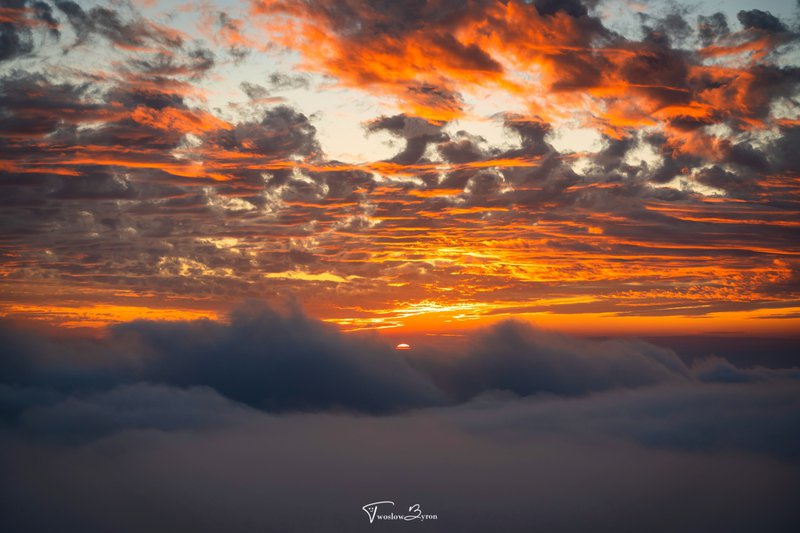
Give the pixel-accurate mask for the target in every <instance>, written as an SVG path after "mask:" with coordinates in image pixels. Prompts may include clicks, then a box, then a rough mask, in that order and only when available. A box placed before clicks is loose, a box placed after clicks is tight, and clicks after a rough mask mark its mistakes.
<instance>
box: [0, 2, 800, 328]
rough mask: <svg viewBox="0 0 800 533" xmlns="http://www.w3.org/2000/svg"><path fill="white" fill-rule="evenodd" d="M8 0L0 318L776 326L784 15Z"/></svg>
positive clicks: (784, 150)
mask: <svg viewBox="0 0 800 533" xmlns="http://www.w3.org/2000/svg"><path fill="white" fill-rule="evenodd" d="M755 7H757V9H754V6H748V5H745V3H743V2H738V3H737V2H716V3H715V2H695V3H691V4H688V3H687V4H684V3H678V2H668V3H665V2H634V1H631V2H612V1H592V2H586V3H584V4H582V3H580V2H578V1H577V0H575V1H567V2H556V1H544V0H543V1H539V2H533V3H526V2H519V1H510V2H484V1H445V0H442V1H436V2H358V1H346V2H326V1H319V2H305V1H301V2H289V1H286V2H281V1H256V0H253V1H250V2H217V3H215V2H210V1H207V2H201V3H178V2H155V1H138V2H127V1H113V2H110V3H103V2H100V3H95V2H85V3H81V4H80V5H78V4H75V3H73V2H70V1H63V2H55V3H49V2H38V3H32V2H28V1H10V0H9V1H6V2H4V3H3V7H2V11H0V16H1V17H2V18H1V19H0V24H2V28H3V29H2V31H3V34H2V40H0V95H2V99H1V100H0V102H2V103H0V106H1V108H2V109H0V130H1V131H2V135H0V165H1V166H0V168H1V169H2V177H1V181H0V186H1V187H2V189H3V194H2V200H1V201H2V202H3V207H2V211H1V212H0V217H1V218H0V231H2V240H0V247H1V248H0V261H1V262H2V263H1V264H2V267H1V270H0V275H1V276H2V277H1V278H0V294H2V299H0V313H2V315H3V316H7V317H11V318H13V319H18V320H35V321H39V322H43V323H47V324H50V325H54V326H62V327H70V328H99V327H103V326H106V325H109V324H113V323H118V322H124V321H126V320H130V319H134V318H151V319H167V320H169V319H192V318H201V317H206V318H211V319H224V317H225V316H226V314H227V313H228V312H229V311H230V310H231V309H232V308H233V307H235V306H236V305H238V304H239V303H241V302H243V301H246V300H249V299H259V300H266V301H269V302H286V301H292V302H297V303H299V304H300V305H301V306H302V307H303V308H305V309H307V310H308V312H309V313H310V314H311V315H313V316H315V317H318V318H321V319H323V320H327V321H331V322H333V323H336V324H338V325H339V326H340V327H342V328H344V329H345V330H348V331H364V330H384V333H386V334H387V335H395V336H397V335H400V336H402V335H404V334H408V335H412V334H417V335H420V334H431V335H442V334H459V335H460V334H463V332H464V331H468V330H471V329H474V328H476V327H481V326H484V325H488V324H491V323H494V322H496V321H498V320H501V319H505V318H512V317H513V318H520V319H523V320H527V321H533V322H535V323H537V324H540V325H542V326H545V327H548V328H552V329H557V330H560V331H568V332H573V333H578V334H604V333H614V334H694V333H727V334H731V333H748V334H760V335H786V334H788V333H790V332H792V331H796V330H797V327H798V324H799V323H800V315H798V311H800V303H799V302H800V298H799V297H798V279H800V278H798V253H800V250H799V249H798V246H797V243H798V242H799V240H798V226H799V225H800V217H798V213H800V203H798V181H797V172H798V168H800V165H798V160H797V155H796V152H795V150H794V149H793V146H794V145H795V144H796V142H797V139H798V132H799V131H800V129H798V123H797V121H798V100H797V97H798V85H797V82H798V78H799V77H800V70H798V69H799V68H800V67H798V38H797V35H798V34H797V24H798V13H799V11H798V7H797V4H796V3H792V2H778V1H775V2H762V3H759V5H758V6H755Z"/></svg>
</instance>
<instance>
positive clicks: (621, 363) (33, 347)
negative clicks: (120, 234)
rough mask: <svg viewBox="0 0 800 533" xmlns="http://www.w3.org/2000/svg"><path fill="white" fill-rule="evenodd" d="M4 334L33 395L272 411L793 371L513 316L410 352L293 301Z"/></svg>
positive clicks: (389, 408)
mask: <svg viewBox="0 0 800 533" xmlns="http://www.w3.org/2000/svg"><path fill="white" fill-rule="evenodd" d="M0 336H2V338H3V346H4V347H5V349H4V358H3V362H2V367H0V371H1V372H2V374H0V376H2V380H1V383H2V384H4V385H5V386H7V387H18V388H21V389H20V390H22V391H27V392H25V394H30V395H31V398H32V401H33V403H35V404H37V403H39V400H38V398H39V396H37V394H34V393H36V391H42V390H51V391H55V392H58V393H59V394H61V395H64V396H66V397H69V396H71V395H74V394H85V393H92V394H96V393H97V391H103V390H108V389H109V388H113V387H114V386H117V385H120V384H133V383H138V382H145V383H155V384H164V385H169V386H176V387H183V388H185V387H207V388H210V389H213V390H214V391H216V393H218V394H221V395H222V396H224V397H226V398H229V399H230V400H233V401H236V402H240V403H243V404H246V405H249V406H251V407H255V408H258V409H262V410H265V411H276V412H282V411H320V410H323V411H327V410H337V409H343V410H350V411H360V412H367V413H391V412H397V411H402V410H408V409H413V408H420V407H430V406H437V405H445V404H453V403H460V402H464V401H467V400H470V399H472V398H475V397H477V396H479V395H481V394H485V393H490V392H493V391H494V392H496V391H501V392H506V393H512V394H515V395H519V396H535V395H541V394H554V395H559V396H585V395H588V394H592V393H596V392H601V391H608V390H614V389H630V388H639V387H645V386H652V385H656V384H670V383H671V384H680V383H684V384H686V383H694V382H697V381H698V380H699V381H701V382H726V381H739V382H746V381H747V382H750V381H752V382H760V381H765V380H769V379H773V378H774V379H779V378H781V379H791V378H793V377H795V375H796V373H797V372H796V371H792V372H788V373H781V372H780V371H778V370H769V369H765V368H761V367H756V368H753V369H742V368H737V367H735V366H733V365H731V364H730V363H727V366H725V365H724V364H723V363H726V361H725V360H718V359H702V360H700V361H699V362H695V363H693V364H692V365H691V366H689V365H687V364H685V363H684V362H683V361H682V360H681V359H680V358H679V357H678V356H677V355H676V354H675V353H674V352H673V351H672V350H669V349H666V348H661V347H658V346H654V345H653V344H650V343H647V342H644V341H635V340H609V341H594V340H582V339H577V338H573V337H568V336H564V335H560V334H557V333H550V332H544V331H541V330H538V329H536V328H533V327H531V326H530V325H528V324H525V323H522V322H513V321H508V322H502V323H500V324H498V325H497V326H495V327H493V328H491V329H488V330H485V331H483V332H480V333H478V334H476V335H474V336H473V338H472V339H471V340H470V343H469V345H468V348H467V349H466V350H465V352H464V353H462V354H459V355H455V356H444V355H443V354H439V353H436V352H429V351H426V350H423V351H421V352H416V353H415V354H414V355H413V356H406V357H403V356H402V355H401V354H400V353H399V352H396V351H395V350H393V349H392V348H391V347H389V346H388V345H386V344H384V343H383V342H381V341H379V340H378V339H377V338H371V337H367V338H362V337H348V336H343V335H342V334H340V333H339V332H338V331H337V330H336V329H335V328H334V327H333V326H330V325H326V324H324V323H322V322H319V321H316V320H313V319H310V318H308V317H306V316H304V315H303V314H302V313H300V312H299V311H297V310H294V311H290V312H278V311H276V310H274V309H272V308H269V307H266V306H264V305H262V304H257V303H252V304H251V305H249V306H245V307H242V308H240V309H238V310H237V311H235V312H234V313H233V314H232V315H231V317H230V322H229V323H228V324H223V323H217V322H212V321H208V320H204V321H196V322H175V323H169V322H148V321H136V322H131V323H126V324H121V325H118V326H114V327H112V328H111V329H110V330H109V332H108V335H107V336H106V338H105V339H103V340H88V339H73V340H69V339H48V338H46V337H45V338H42V337H40V336H36V335H34V334H32V333H26V332H24V331H17V330H16V329H15V328H14V327H13V326H12V325H11V324H6V325H5V327H4V328H3V329H2V330H0ZM112 354H113V355H112ZM709 355H710V354H709ZM409 357H410V358H409ZM8 397H10V396H8V395H7V398H8ZM22 397H25V395H22ZM100 397H101V398H102V396H100ZM24 405H25V404H24V402H22V403H20V402H19V401H17V402H16V403H15V402H11V403H10V404H8V405H7V406H5V407H4V412H6V413H9V414H10V416H11V419H13V418H14V416H17V415H19V414H20V413H22V411H24ZM15 406H16V407H15Z"/></svg>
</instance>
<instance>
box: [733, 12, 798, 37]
mask: <svg viewBox="0 0 800 533" xmlns="http://www.w3.org/2000/svg"><path fill="white" fill-rule="evenodd" d="M736 18H738V19H739V22H740V23H741V24H742V26H743V27H745V28H747V29H757V30H764V31H766V32H770V33H780V32H785V31H787V28H786V25H785V24H784V23H783V22H781V21H780V19H778V17H776V16H775V15H773V14H772V13H770V12H769V11H761V10H760V9H751V10H749V11H745V10H742V11H739V12H738V13H737V14H736Z"/></svg>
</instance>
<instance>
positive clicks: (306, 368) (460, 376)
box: [0, 305, 800, 531]
mask: <svg viewBox="0 0 800 533" xmlns="http://www.w3.org/2000/svg"><path fill="white" fill-rule="evenodd" d="M2 340H3V344H2V345H3V357H2V359H0V361H2V367H0V376H2V384H0V401H2V415H3V418H2V429H0V449H1V450H2V451H3V453H2V454H0V457H2V459H0V461H2V466H3V469H4V471H5V472H6V475H5V476H3V480H2V482H0V484H2V486H3V487H4V488H10V487H13V488H14V489H15V490H9V491H7V492H8V494H9V498H8V499H5V500H4V502H3V504H2V505H3V510H4V516H5V523H6V524H8V526H9V527H11V528H12V529H14V530H16V529H21V528H23V527H28V528H36V529H46V528H49V527H51V526H53V527H54V525H55V524H59V527H62V528H66V529H67V530H71V529H73V528H82V529H85V530H88V531H94V530H98V531H100V530H105V529H108V528H112V527H113V528H117V525H119V524H122V525H120V526H119V529H120V530H122V531H128V530H130V531H140V530H142V529H147V530H149V531H169V530H174V528H175V527H180V528H192V529H197V530H198V531H205V530H211V529H214V528H216V527H217V522H215V521H214V520H212V519H213V517H214V516H216V517H217V519H218V520H223V521H224V524H225V525H226V527H230V528H233V529H239V528H240V527H241V528H245V527H275V526H276V524H280V525H281V529H285V530H287V531H303V530H307V529H308V528H309V527H314V524H317V523H319V522H320V521H322V522H325V523H327V522H328V521H335V522H336V523H337V524H346V526H347V528H348V530H356V531H359V530H361V529H364V530H366V528H367V527H373V528H374V527H375V525H374V524H373V525H372V526H370V524H369V522H368V521H367V519H366V517H364V516H363V515H362V513H361V507H362V506H363V505H366V504H367V503H369V502H371V501H380V500H384V499H390V500H393V501H397V502H398V506H399V507H402V508H400V511H404V510H405V508H407V507H408V506H411V505H413V504H414V503H419V504H420V505H421V507H422V508H423V509H424V510H425V511H426V512H429V513H435V514H437V515H438V518H437V522H433V521H430V522H424V523H423V524H421V527H424V528H432V529H434V530H436V528H438V527H440V526H441V527H444V528H445V529H449V528H452V527H457V528H458V529H459V530H464V531H482V530H485V528H486V527H489V526H490V525H493V526H494V527H502V528H503V529H504V530H507V531H525V530H527V528H528V527H529V525H530V523H531V522H532V521H536V522H537V523H540V524H552V525H553V526H554V527H555V526H556V525H558V527H559V528H561V529H562V530H565V531H578V530H582V528H583V527H584V525H585V521H586V520H590V521H591V522H592V524H594V526H595V527H596V528H598V529H599V530H608V531H612V530H614V529H615V528H616V527H618V524H619V523H620V521H624V522H625V523H626V524H636V526H637V527H642V528H651V527H652V528H655V527H657V526H658V525H659V524H662V523H663V521H664V520H666V519H667V518H669V519H670V524H671V526H670V527H672V526H676V527H683V526H684V525H685V526H686V527H687V528H690V529H691V527H694V524H696V523H697V521H698V520H701V521H703V523H704V524H706V523H709V524H710V523H713V524H714V527H717V526H719V527H724V528H726V529H728V528H732V529H735V528H736V527H742V528H745V529H751V528H754V527H758V528H759V529H761V530H764V531H782V530H785V529H786V527H787V525H788V524H792V523H794V521H796V519H797V514H796V512H795V511H794V506H793V505H792V503H793V501H792V499H791V495H792V494H793V493H794V490H795V489H796V488H798V487H797V479H798V476H797V473H798V472H797V469H798V459H799V458H800V449H798V447H797V442H798V427H800V426H798V423H799V422H800V420H798V414H797V413H798V412H799V410H798V406H799V403H800V387H798V378H800V374H798V370H797V368H795V369H778V368H771V369H770V368H766V367H761V368H750V369H748V368H739V367H735V366H734V365H732V364H731V363H730V362H728V361H727V360H725V359H723V358H720V357H717V358H706V359H703V360H702V361H700V362H699V363H695V364H692V365H690V366H686V365H685V364H684V363H682V362H681V360H680V359H678V357H677V356H676V354H675V353H674V352H672V351H670V350H667V349H664V348H658V347H656V346H653V345H651V344H648V343H645V342H642V341H631V340H624V339H611V340H605V341H592V340H582V339H576V338H571V337H566V336H563V335H561V334H553V333H546V332H542V331H538V330H535V329H531V328H530V327H528V326H523V325H522V324H519V323H507V324H503V325H500V326H498V327H497V328H494V329H492V330H489V331H486V332H484V333H482V334H479V335H478V336H477V337H475V338H471V339H468V340H467V342H466V343H459V342H458V341H454V342H456V344H455V345H452V346H466V347H467V348H466V349H464V350H463V353H458V352H455V353H454V352H453V351H449V353H445V352H441V353H434V352H429V353H427V354H420V353H418V352H417V354H416V355H414V356H413V358H412V359H410V360H406V359H405V355H404V354H409V353H414V352H415V350H411V351H409V352H399V351H394V350H393V349H392V348H391V347H389V346H388V345H387V344H386V343H384V342H383V341H380V340H378V339H376V338H374V337H368V338H361V337H352V336H345V335H342V334H340V333H338V332H337V331H336V330H335V329H333V328H332V327H331V326H329V325H324V324H322V323H319V322H316V321H314V320H312V319H309V318H306V317H304V316H302V315H301V314H298V313H297V312H292V313H288V314H281V313H278V312H276V311H274V310H270V309H266V308H263V307H254V306H252V305H251V306H250V307H248V308H246V309H241V310H240V311H238V312H237V313H236V314H234V315H233V316H232V317H231V318H230V321H229V322H228V323H225V324H223V323H215V322H211V321H199V322H188V323H159V322H141V321H140V322H132V323H128V324H124V325H121V326H116V327H114V328H112V329H111V330H109V331H108V332H106V335H105V336H104V337H102V338H84V337H81V336H74V335H73V336H72V337H68V338H64V337H62V338H48V336H47V335H42V334H41V333H38V332H36V331H28V332H27V333H25V332H24V331H22V330H21V329H20V328H19V326H15V325H11V324H4V329H3V331H2ZM436 357H438V358H441V359H440V362H439V364H438V365H434V366H431V365H430V362H431V361H432V360H435V359H433V358H436ZM476 370H479V373H478V372H475V371H476ZM445 376H446V378H447V379H444V377H445ZM733 376H736V377H737V379H732V377H733ZM479 377H483V378H485V379H481V380H478V379H477V378H479ZM433 382H436V383H438V385H437V386H434V385H432V383H433ZM445 382H446V384H445ZM454 384H460V385H458V387H457V388H458V389H459V390H460V391H464V392H465V393H466V394H458V395H457V396H454V395H452V389H451V386H453V385H454ZM438 387H441V388H438ZM478 392H480V394H479V395H478V396H474V393H478ZM467 398H471V399H469V400H468V399H467ZM444 399H447V401H443V400H444ZM387 402H389V403H387ZM390 405H391V406H392V407H393V409H392V410H393V411H396V410H397V409H398V408H401V409H402V410H403V411H402V412H395V413H393V414H389V415H388V416H386V415H387V412H386V408H387V407H388V406H390ZM287 409H288V411H287ZM358 411H367V412H372V413H377V412H380V413H382V415H383V416H365V415H364V414H363V413H362V414H359V413H358ZM86 472H92V476H87V475H86ZM343 480H347V481H346V483H345V482H343ZM609 487H613V490H609ZM603 488H605V490H606V493H607V495H606V496H605V497H604V498H603V499H602V504H598V503H597V498H598V494H602V493H603ZM665 491H666V493H667V494H669V495H670V496H669V498H668V499H667V500H665V499H664V498H665V497H664V496H663V494H664V493H665ZM142 492H144V493H147V494H149V495H150V496H149V497H150V498H152V499H148V500H147V502H145V503H142V500H141V499H139V498H136V497H135V495H137V494H141V493H142ZM498 495H502V497H498ZM676 495H679V496H676ZM531 498H534V499H535V500H536V501H537V502H539V503H540V505H538V506H530V505H524V503H525V502H529V501H530V499H531ZM176 501H180V502H181V505H182V508H183V509H185V510H186V512H182V513H180V514H179V516H177V517H176V516H175V515H174V513H173V512H172V511H171V509H172V507H171V506H172V505H174V504H175V502H176ZM632 501H641V502H646V503H647V505H645V506H644V507H640V506H638V505H631V504H630V503H631V502H632ZM406 502H407V503H406ZM162 505H164V506H166V507H167V510H162V507H161V506H162ZM642 505H644V503H643V504H642ZM576 506H578V507H580V508H581V509H582V511H581V513H580V514H579V515H576V513H575V511H574V509H575V507H576ZM209 507H210V508H212V509H213V511H210V510H209ZM37 508H47V509H48V512H47V513H33V512H32V510H33V509H37ZM309 508H313V510H314V512H313V513H308V512H305V513H304V512H301V511H302V510H303V509H306V510H308V509H309ZM466 509H471V511H470V512H466V511H465V510H466ZM221 514H223V515H224V518H220V515H221ZM88 516H90V517H91V518H86V517H88ZM765 516H768V517H769V519H765V518H764V517H765ZM209 520H211V522H212V523H213V526H212V525H209ZM442 524H444V526H442ZM336 527H339V526H336ZM703 527H704V528H705V527H706V526H703Z"/></svg>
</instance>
